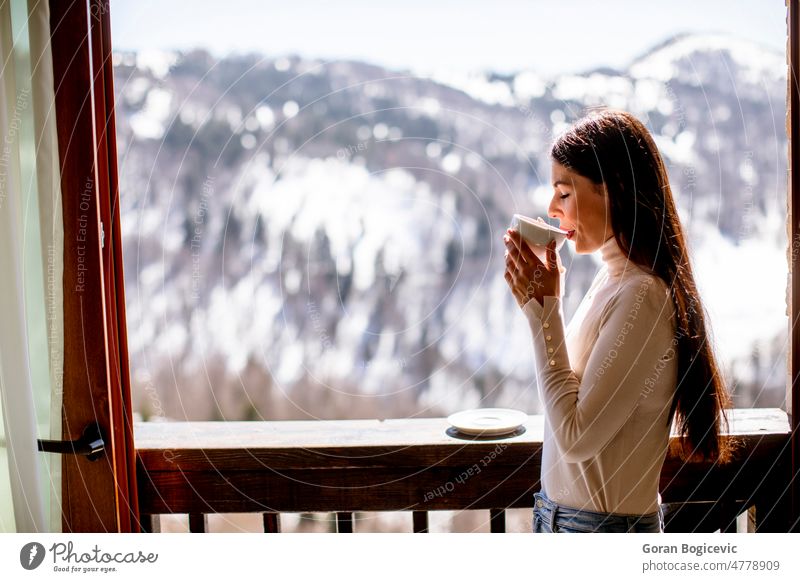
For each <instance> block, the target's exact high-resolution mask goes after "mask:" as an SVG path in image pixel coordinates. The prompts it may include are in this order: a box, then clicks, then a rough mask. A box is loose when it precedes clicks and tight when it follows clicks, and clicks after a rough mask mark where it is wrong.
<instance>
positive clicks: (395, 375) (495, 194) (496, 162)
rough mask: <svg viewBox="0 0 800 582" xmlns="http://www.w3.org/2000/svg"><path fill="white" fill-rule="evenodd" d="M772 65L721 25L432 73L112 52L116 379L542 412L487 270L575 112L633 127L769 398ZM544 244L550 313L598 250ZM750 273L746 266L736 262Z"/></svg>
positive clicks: (413, 407) (263, 409)
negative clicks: (558, 69)
mask: <svg viewBox="0 0 800 582" xmlns="http://www.w3.org/2000/svg"><path fill="white" fill-rule="evenodd" d="M783 62H784V59H783V56H782V55H780V54H775V53H773V52H770V51H769V50H765V49H763V48H762V47H759V46H757V45H753V44H750V43H746V42H743V41H739V40H735V39H730V38H725V37H720V36H697V35H694V36H683V37H679V38H676V39H671V40H670V41H667V42H664V43H662V44H661V45H659V46H657V47H656V48H654V49H653V50H652V51H650V52H649V53H648V54H647V55H643V56H642V57H641V58H639V59H637V60H636V61H634V62H633V63H631V65H630V67H629V68H628V69H627V70H624V71H614V70H610V69H602V70H594V71H588V72H586V73H583V74H565V75H563V76H558V77H554V78H544V77H542V76H540V75H538V74H536V73H535V72H533V71H522V72H520V73H518V74H516V75H495V74H490V73H476V74H474V75H470V76H456V75H452V74H449V73H448V72H442V73H437V74H434V75H431V76H428V77H422V76H417V75H414V74H412V73H409V72H406V71H389V70H385V69H382V68H380V67H377V66H374V65H368V64H364V63H358V62H345V61H336V62H321V61H315V60H306V59H302V58H299V57H292V58H286V57H281V58H269V57H263V56H259V55H246V56H232V57H227V58H225V59H223V60H218V59H216V58H214V57H212V56H210V55H209V54H208V53H206V52H203V51H195V52H190V53H185V54H183V53H152V52H150V53H139V54H129V53H120V54H117V55H115V73H116V79H115V83H116V91H117V134H118V141H119V161H120V179H121V191H122V221H123V244H124V252H125V266H126V285H127V301H128V327H129V336H130V344H129V347H130V351H131V359H132V370H133V381H134V397H135V400H136V405H137V408H138V409H139V410H140V411H141V412H142V414H143V415H144V416H146V417H157V416H169V417H177V418H191V419H207V418H226V419H236V418H268V419H273V418H307V417H315V418H346V417H350V418H352V417H380V418H383V417H398V416H410V415H442V414H447V413H450V412H453V411H455V410H457V409H462V408H467V407H471V406H478V405H482V406H495V405H496V406H511V407H515V408H522V409H525V410H528V411H530V412H536V411H538V410H539V404H538V396H537V393H536V392H537V391H536V384H535V379H534V368H533V362H532V358H531V353H530V348H529V341H530V338H529V333H530V332H529V331H528V329H527V327H526V324H525V321H524V317H523V316H522V314H521V312H520V311H519V308H518V307H517V306H516V303H515V302H514V300H513V298H512V297H511V295H510V293H509V291H508V289H507V287H506V284H505V281H504V280H503V276H502V275H503V245H502V235H503V233H504V231H505V228H506V225H507V224H508V222H509V220H510V217H511V215H512V214H513V213H514V212H521V213H523V214H528V215H533V216H536V215H542V216H545V215H546V204H547V202H548V200H549V197H550V189H549V188H548V186H547V184H548V181H549V160H548V156H547V150H548V146H549V143H550V142H551V140H552V139H553V136H554V135H555V134H557V133H558V132H559V131H562V130H563V129H564V128H566V127H567V126H568V124H569V123H570V122H571V121H573V120H574V119H576V118H577V117H579V116H580V115H581V113H582V112H583V111H584V109H585V107H587V106H591V105H597V104H607V105H611V106H615V107H621V108H625V109H628V110H630V111H632V112H633V113H634V114H636V115H638V116H639V117H640V118H641V119H642V120H644V121H646V123H647V125H648V127H649V128H650V129H651V131H653V133H654V135H655V137H656V140H657V143H658V144H659V147H660V148H661V150H662V153H663V154H664V156H665V158H666V160H667V162H668V165H669V171H670V176H671V180H672V186H673V190H674V193H675V195H676V199H677V203H678V205H679V207H680V211H681V215H682V219H683V221H684V224H685V226H686V227H687V230H688V232H689V235H690V241H691V245H692V252H693V256H694V266H695V272H696V275H697V277H698V280H699V285H700V287H701V291H702V293H703V299H704V301H705V307H706V310H707V311H708V313H709V317H710V319H711V323H712V326H713V330H714V332H715V333H714V339H715V341H716V345H717V346H718V349H717V352H718V354H719V356H720V359H721V361H722V363H723V365H724V367H725V369H726V374H727V375H728V379H729V381H730V382H731V385H732V386H734V385H735V386H736V393H737V397H738V398H739V400H738V404H740V405H752V404H754V403H755V404H758V405H765V404H771V405H774V404H777V403H779V402H780V401H781V399H782V398H783V386H784V375H785V372H784V370H785V353H786V330H787V320H786V315H785V304H784V297H785V285H786V274H785V273H786V270H787V266H786V258H785V249H786V230H785V220H786V206H785V205H786V202H785V201H786V137H785V129H784V127H785V111H786V106H785V92H786V89H785V87H786V84H785V83H786V75H785V66H784V65H783ZM565 248H567V249H568V250H566V251H563V253H562V258H563V260H564V264H565V266H566V267H567V269H568V278H567V288H566V294H567V295H566V298H565V312H566V316H567V318H569V317H570V316H571V314H572V311H573V310H574V309H575V307H577V303H578V302H579V301H580V299H581V297H582V296H583V293H584V292H585V290H586V288H587V287H588V285H589V283H590V282H591V280H592V278H593V277H594V274H595V272H596V270H597V267H598V265H599V257H597V256H572V255H571V248H570V245H567V246H566V247H565ZM755 273H757V275H756V274H755Z"/></svg>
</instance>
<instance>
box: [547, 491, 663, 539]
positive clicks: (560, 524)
mask: <svg viewBox="0 0 800 582" xmlns="http://www.w3.org/2000/svg"><path fill="white" fill-rule="evenodd" d="M533 499H534V507H533V533H584V532H585V533H591V532H607V533H616V532H620V533H621V532H637V533H661V532H663V531H664V514H663V512H662V510H661V507H659V508H658V511H657V512H656V513H647V514H644V515H623V514H619V513H598V512H596V511H586V510H583V509H574V508H572V507H567V506H565V505H559V504H557V503H555V502H554V501H552V500H550V498H548V497H547V495H545V494H544V492H543V491H539V492H538V493H534V495H533Z"/></svg>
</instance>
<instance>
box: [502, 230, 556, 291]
mask: <svg viewBox="0 0 800 582" xmlns="http://www.w3.org/2000/svg"><path fill="white" fill-rule="evenodd" d="M503 239H504V241H505V244H506V273H505V280H506V283H508V286H509V287H510V288H511V292H512V293H513V294H514V298H515V299H516V300H517V303H518V304H519V306H520V307H524V306H525V304H526V303H527V302H528V301H530V300H531V299H536V300H537V301H539V304H540V305H544V300H543V297H544V296H545V295H552V296H555V297H561V273H563V272H564V270H565V269H564V267H562V266H561V257H559V256H558V251H556V241H554V240H552V241H550V242H549V243H548V244H547V247H546V248H547V264H544V263H542V261H540V260H539V257H537V256H536V254H535V253H534V252H533V250H531V247H530V246H529V245H528V242H527V241H526V240H525V239H523V238H522V236H520V234H519V231H517V230H511V229H509V230H508V231H507V232H506V235H505V237H503Z"/></svg>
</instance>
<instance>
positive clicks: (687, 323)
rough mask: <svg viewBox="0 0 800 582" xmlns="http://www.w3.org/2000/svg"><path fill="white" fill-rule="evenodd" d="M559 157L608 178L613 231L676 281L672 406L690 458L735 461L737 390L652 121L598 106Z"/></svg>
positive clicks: (558, 145) (633, 255) (649, 266)
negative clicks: (721, 363) (720, 358)
mask: <svg viewBox="0 0 800 582" xmlns="http://www.w3.org/2000/svg"><path fill="white" fill-rule="evenodd" d="M550 155H551V157H552V158H553V159H554V160H555V161H556V162H558V163H559V164H561V165H563V166H565V167H567V168H569V169H570V170H572V171H574V172H577V173H578V174H580V175H581V176H584V177H585V178H588V179H590V180H591V181H592V182H594V183H595V184H597V185H605V188H606V191H607V192H608V197H609V206H610V213H611V226H612V229H613V231H614V238H615V239H616V241H617V243H619V246H620V248H621V249H622V250H623V252H624V253H625V254H626V255H627V256H628V257H629V259H630V260H631V261H633V262H634V263H636V264H637V265H639V266H640V267H642V268H643V269H644V270H645V271H647V272H648V273H650V274H652V275H656V276H659V277H661V278H662V279H663V280H664V281H665V282H666V283H667V285H668V287H669V288H670V293H671V295H672V300H673V303H674V305H675V309H676V314H677V317H676V319H677V322H676V323H677V332H676V333H677V335H676V340H677V344H676V352H677V354H678V386H677V390H676V392H675V397H674V399H673V401H672V406H671V408H670V414H669V422H672V418H673V415H675V423H676V428H677V431H678V435H679V436H680V437H682V438H680V439H679V442H678V446H677V449H675V448H673V452H675V453H676V454H678V455H679V456H680V457H681V458H682V459H683V460H689V461H694V460H698V461H699V460H713V461H717V462H720V463H724V462H727V461H728V460H730V457H731V453H732V448H733V447H732V443H731V442H729V441H728V440H727V439H725V438H723V437H722V432H723V431H727V428H728V419H727V416H726V414H725V409H726V408H728V407H730V396H729V394H728V391H727V389H726V387H725V384H724V380H723V378H722V374H721V373H720V369H719V367H718V365H717V361H716V358H715V356H714V351H713V347H712V345H711V343H710V335H709V334H708V330H707V327H706V315H705V311H704V309H703V306H702V303H701V302H700V295H699V293H698V291H697V286H696V285H695V281H694V276H693V274H692V268H691V265H690V264H689V256H688V253H687V247H686V241H685V237H684V234H683V228H682V227H681V223H680V219H679V217H678V212H677V210H676V208H675V203H674V201H673V198H672V189H671V188H670V185H669V178H668V176H667V171H666V168H665V167H664V161H663V160H662V158H661V154H660V153H659V151H658V148H657V147H656V144H655V142H654V141H653V138H652V137H651V135H650V133H649V132H648V131H647V128H645V126H644V125H643V124H642V123H641V122H640V121H639V120H638V119H636V118H635V117H634V116H633V115H631V114H630V113H627V112H624V111H618V110H613V109H605V108H603V109H597V110H593V111H591V112H590V113H589V114H588V115H587V116H586V117H584V118H582V119H580V120H578V122H577V123H575V125H573V126H572V127H571V128H570V129H569V130H567V131H566V132H565V133H563V134H562V135H560V136H559V137H558V138H557V139H556V140H555V143H554V144H553V147H552V149H551V152H550Z"/></svg>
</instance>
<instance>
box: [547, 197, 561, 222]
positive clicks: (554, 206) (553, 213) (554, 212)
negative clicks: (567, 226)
mask: <svg viewBox="0 0 800 582" xmlns="http://www.w3.org/2000/svg"><path fill="white" fill-rule="evenodd" d="M547 216H549V217H550V218H560V217H561V209H560V208H559V207H558V203H557V202H556V200H555V198H553V200H551V201H550V206H549V207H548V208H547Z"/></svg>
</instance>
